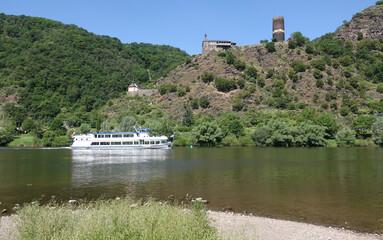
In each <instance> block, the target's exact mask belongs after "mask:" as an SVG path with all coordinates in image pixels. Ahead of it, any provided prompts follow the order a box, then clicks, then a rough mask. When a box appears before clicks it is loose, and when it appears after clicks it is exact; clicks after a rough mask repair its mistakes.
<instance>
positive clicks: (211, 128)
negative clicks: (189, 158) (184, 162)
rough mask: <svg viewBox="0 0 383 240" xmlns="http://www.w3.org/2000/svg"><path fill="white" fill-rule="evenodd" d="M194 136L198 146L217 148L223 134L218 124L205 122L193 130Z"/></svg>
mask: <svg viewBox="0 0 383 240" xmlns="http://www.w3.org/2000/svg"><path fill="white" fill-rule="evenodd" d="M192 136H193V137H194V138H195V139H196V141H197V144H199V145H207V146H215V145H217V144H218V143H220V142H221V140H222V137H223V133H222V130H221V128H219V127H218V125H217V123H216V122H207V121H205V122H203V123H202V124H200V125H198V126H196V127H195V128H193V130H192Z"/></svg>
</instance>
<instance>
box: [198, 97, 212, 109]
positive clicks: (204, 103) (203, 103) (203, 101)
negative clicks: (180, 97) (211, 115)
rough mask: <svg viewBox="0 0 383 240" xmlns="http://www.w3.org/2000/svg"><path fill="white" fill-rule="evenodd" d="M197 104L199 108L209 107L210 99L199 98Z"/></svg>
mask: <svg viewBox="0 0 383 240" xmlns="http://www.w3.org/2000/svg"><path fill="white" fill-rule="evenodd" d="M199 105H200V107H201V108H204V109H205V108H209V107H210V101H209V99H207V98H201V99H200V100H199Z"/></svg>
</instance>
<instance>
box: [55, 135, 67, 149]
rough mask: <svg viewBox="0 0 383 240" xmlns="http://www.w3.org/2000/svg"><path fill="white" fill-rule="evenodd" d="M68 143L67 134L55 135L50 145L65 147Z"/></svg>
mask: <svg viewBox="0 0 383 240" xmlns="http://www.w3.org/2000/svg"><path fill="white" fill-rule="evenodd" d="M69 145H70V139H69V138H68V137H67V136H57V137H55V138H54V139H53V142H52V147H66V146H69Z"/></svg>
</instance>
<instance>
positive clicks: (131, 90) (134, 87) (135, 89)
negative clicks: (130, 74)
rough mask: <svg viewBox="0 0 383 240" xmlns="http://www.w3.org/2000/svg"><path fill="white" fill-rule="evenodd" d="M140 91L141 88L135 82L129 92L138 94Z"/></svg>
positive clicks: (130, 86)
mask: <svg viewBox="0 0 383 240" xmlns="http://www.w3.org/2000/svg"><path fill="white" fill-rule="evenodd" d="M138 90H140V87H139V86H138V85H137V84H136V83H135V82H134V81H133V82H132V83H131V84H130V85H129V87H128V92H137V91H138Z"/></svg>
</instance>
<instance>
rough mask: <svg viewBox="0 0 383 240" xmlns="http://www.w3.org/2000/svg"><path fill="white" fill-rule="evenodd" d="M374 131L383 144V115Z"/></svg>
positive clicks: (377, 121)
mask: <svg viewBox="0 0 383 240" xmlns="http://www.w3.org/2000/svg"><path fill="white" fill-rule="evenodd" d="M382 2H383V1H382ZM372 132H373V134H374V142H375V143H376V144H378V145H380V146H383V117H378V119H377V120H376V121H375V122H374V124H372Z"/></svg>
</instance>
